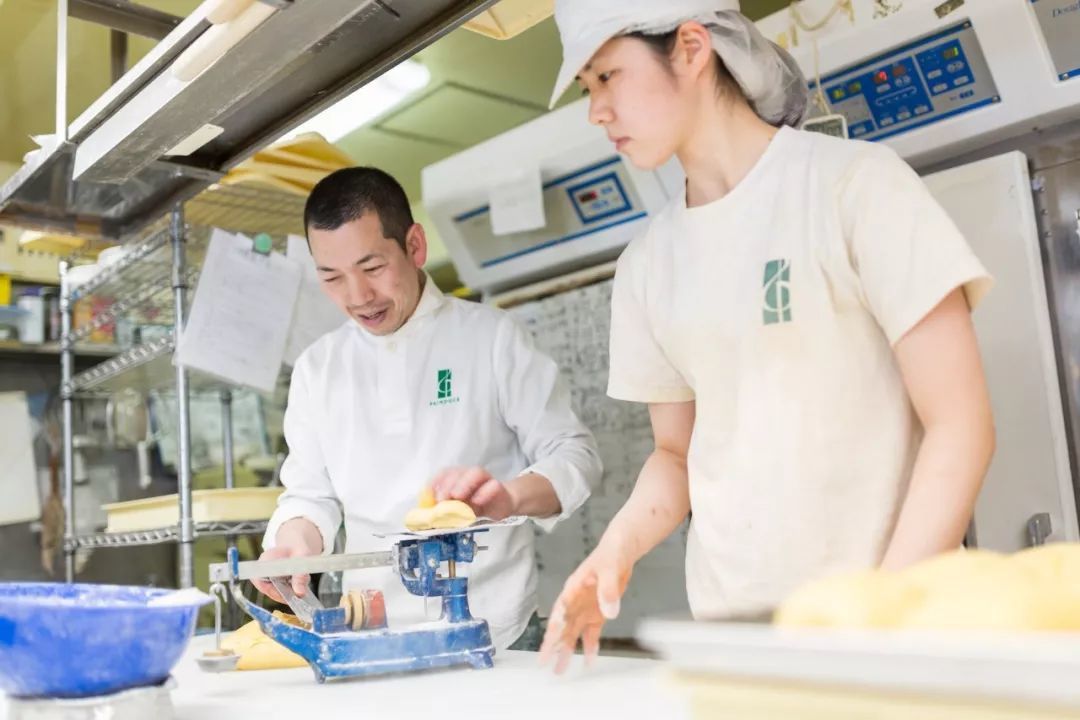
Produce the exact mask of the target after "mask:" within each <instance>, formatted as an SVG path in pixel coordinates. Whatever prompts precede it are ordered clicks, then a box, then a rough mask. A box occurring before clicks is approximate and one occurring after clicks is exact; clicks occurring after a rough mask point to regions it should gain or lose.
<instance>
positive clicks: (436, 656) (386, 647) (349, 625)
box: [200, 518, 516, 683]
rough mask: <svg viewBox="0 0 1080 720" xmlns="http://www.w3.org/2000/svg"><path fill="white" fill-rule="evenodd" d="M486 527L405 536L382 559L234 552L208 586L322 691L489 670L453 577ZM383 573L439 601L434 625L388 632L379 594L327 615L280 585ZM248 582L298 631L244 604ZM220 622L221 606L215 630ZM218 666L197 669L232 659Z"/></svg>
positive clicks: (349, 600) (358, 597) (483, 629)
mask: <svg viewBox="0 0 1080 720" xmlns="http://www.w3.org/2000/svg"><path fill="white" fill-rule="evenodd" d="M513 520H516V518H515V519H513ZM499 524H500V525H502V524H513V523H499ZM490 527H491V525H486V526H473V527H469V528H464V529H461V530H452V531H439V532H436V531H432V533H431V534H418V535H416V536H408V537H406V538H405V539H401V540H398V541H397V542H396V544H395V545H394V547H393V548H392V549H391V550H390V551H387V552H377V553H361V554H352V555H330V556H325V557H316V558H293V559H287V560H267V561H252V562H240V559H239V554H238V552H237V550H236V549H235V548H231V549H230V550H229V555H228V561H227V562H225V563H219V564H215V565H211V566H210V578H211V580H212V581H214V582H215V583H216V587H215V593H220V588H222V587H223V584H227V585H228V590H229V592H228V594H229V595H230V596H231V597H232V599H233V600H234V601H235V602H236V603H237V604H238V605H239V606H240V607H241V608H243V610H244V611H245V612H246V613H247V614H248V615H250V616H251V617H252V618H254V619H255V620H256V621H257V622H258V623H259V626H260V627H261V628H262V630H263V632H264V633H266V635H268V636H269V637H271V638H273V639H274V640H275V641H277V642H278V643H280V644H281V645H283V646H284V647H286V648H288V649H289V650H291V651H292V652H294V653H296V654H297V655H299V656H300V657H302V658H304V660H306V661H307V662H308V664H309V665H310V666H311V669H312V670H313V671H314V673H315V678H316V680H318V681H319V682H320V683H322V682H325V681H326V680H327V679H335V678H346V677H362V676H371V675H383V674H387V673H401V672H413V671H422V670H429V669H433V668H445V667H452V666H462V665H464V666H469V667H472V668H476V669H481V668H490V667H492V665H493V661H492V658H493V656H494V654H495V648H494V646H493V645H492V642H491V632H490V630H489V628H488V624H487V621H486V620H480V619H477V618H474V617H473V616H472V614H471V612H470V611H469V600H468V587H469V581H468V578H464V577H457V573H456V568H457V565H458V563H470V562H472V561H473V559H474V558H475V556H476V553H477V551H478V550H479V548H478V546H477V545H476V539H475V538H476V535H477V534H478V533H482V532H486V531H487V530H488V529H489V528H490ZM382 566H391V567H396V569H397V572H398V574H399V575H400V577H401V582H402V584H403V585H404V586H405V588H406V589H407V590H408V591H409V592H410V593H411V594H413V595H416V596H419V597H424V598H435V597H437V598H442V614H441V617H440V618H439V620H437V621H435V622H428V623H420V624H416V625H411V626H406V627H402V628H397V627H391V626H388V625H387V623H386V611H385V607H384V606H383V605H382V597H381V594H378V593H371V592H370V591H369V592H367V593H364V592H360V593H357V592H353V593H349V594H348V595H347V596H346V597H345V598H343V603H342V606H341V607H333V608H326V607H322V605H321V603H319V601H318V600H317V599H315V598H314V596H313V595H311V594H308V595H307V596H305V597H304V598H298V597H296V596H295V595H294V594H293V593H292V591H291V589H290V588H289V584H288V582H287V580H285V578H288V577H289V576H292V575H295V574H311V573H318V572H336V571H342V570H354V569H363V568H372V567H382ZM253 578H270V579H271V581H272V582H273V583H274V586H275V588H276V589H277V590H278V591H279V592H280V593H281V594H282V596H283V597H284V599H285V600H286V601H287V603H288V604H289V606H290V607H291V608H292V609H293V611H294V612H295V613H296V616H297V618H298V620H299V621H300V622H301V623H302V626H298V625H294V624H290V623H287V622H283V621H282V620H280V619H278V618H276V617H274V616H273V615H272V614H271V613H270V612H268V611H266V610H264V609H263V608H261V607H259V606H257V605H256V604H254V603H252V602H251V601H250V600H248V599H247V598H245V597H244V595H243V593H242V592H241V588H242V585H241V583H242V581H243V580H251V579H253ZM221 594H224V593H221ZM220 614H221V606H220V604H219V605H218V606H217V621H218V627H219V628H220ZM217 662H218V663H219V665H220V666H219V667H216V668H215V667H214V663H215V660H214V659H213V658H207V659H206V662H202V661H201V662H200V664H201V665H203V668H204V669H206V670H215V669H229V666H230V665H232V666H235V658H228V657H224V658H221V657H219V659H218V661H217Z"/></svg>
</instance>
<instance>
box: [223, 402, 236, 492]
mask: <svg viewBox="0 0 1080 720" xmlns="http://www.w3.org/2000/svg"><path fill="white" fill-rule="evenodd" d="M221 442H222V445H223V447H224V462H225V487H226V488H227V489H229V490H231V489H232V488H233V486H234V483H235V482H236V476H235V474H234V473H233V428H232V391H231V390H222V391H221Z"/></svg>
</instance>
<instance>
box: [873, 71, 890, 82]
mask: <svg viewBox="0 0 1080 720" xmlns="http://www.w3.org/2000/svg"><path fill="white" fill-rule="evenodd" d="M887 82H889V73H887V72H885V71H884V70H879V71H878V72H877V73H875V74H874V84H875V85H884V84H885V83H887Z"/></svg>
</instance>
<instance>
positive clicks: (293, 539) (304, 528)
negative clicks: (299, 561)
mask: <svg viewBox="0 0 1080 720" xmlns="http://www.w3.org/2000/svg"><path fill="white" fill-rule="evenodd" d="M275 540H276V543H277V544H276V545H275V546H274V547H272V548H270V549H269V550H267V551H266V552H264V553H263V554H262V555H260V556H259V560H283V559H285V558H299V557H313V556H316V555H322V551H323V541H322V533H320V532H319V528H317V527H315V523H313V522H311V521H310V520H308V519H307V518H302V517H301V518H293V519H292V520H289V521H288V522H285V523H283V524H282V526H281V527H280V528H278V531H277V536H276V537H275ZM310 582H311V576H310V575H293V576H292V579H291V583H292V590H293V592H294V593H296V595H297V596H298V597H303V596H304V594H305V593H307V588H308V583H310ZM251 584H252V585H254V586H255V587H256V588H257V589H258V590H259V592H261V593H262V594H263V595H266V596H267V597H269V598H270V599H272V600H275V601H277V602H279V603H284V602H285V598H283V597H281V595H279V594H278V592H277V590H275V589H274V586H273V585H271V584H270V582H269V581H267V580H263V579H253V580H252V581H251Z"/></svg>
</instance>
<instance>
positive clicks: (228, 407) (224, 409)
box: [221, 389, 239, 629]
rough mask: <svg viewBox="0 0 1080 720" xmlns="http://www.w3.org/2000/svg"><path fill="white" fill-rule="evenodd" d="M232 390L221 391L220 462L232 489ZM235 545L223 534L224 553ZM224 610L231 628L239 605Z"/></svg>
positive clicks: (233, 483)
mask: <svg viewBox="0 0 1080 720" xmlns="http://www.w3.org/2000/svg"><path fill="white" fill-rule="evenodd" d="M232 402H233V397H232V391H231V390H229V389H225V390H222V391H221V445H222V464H223V465H224V466H225V489H226V490H232V489H233V487H235V486H236V473H235V466H234V462H235V461H234V459H233V421H232ZM234 547H236V536H235V535H226V536H225V548H226V553H228V552H229V551H231V550H232V549H233V548H234ZM226 612H227V613H228V623H229V627H230V628H231V629H235V628H236V627H237V626H238V625H239V623H238V620H239V607H238V606H237V604H236V603H229V604H228V606H227V608H226Z"/></svg>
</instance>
